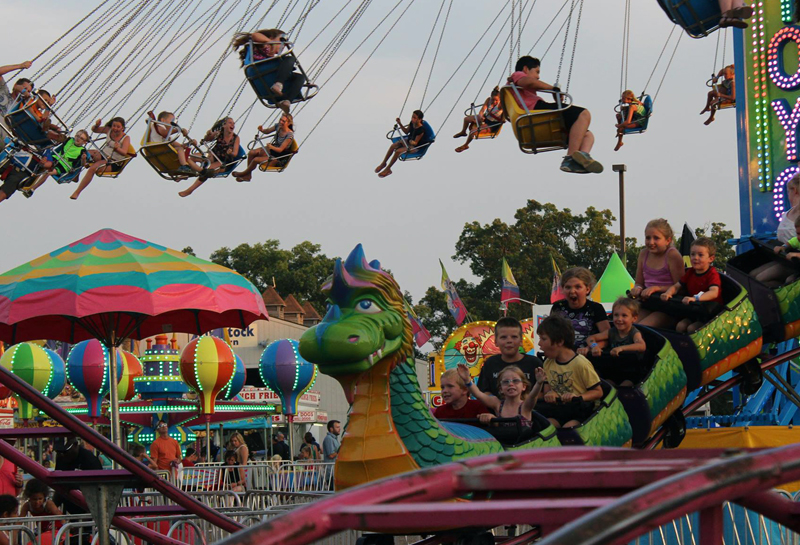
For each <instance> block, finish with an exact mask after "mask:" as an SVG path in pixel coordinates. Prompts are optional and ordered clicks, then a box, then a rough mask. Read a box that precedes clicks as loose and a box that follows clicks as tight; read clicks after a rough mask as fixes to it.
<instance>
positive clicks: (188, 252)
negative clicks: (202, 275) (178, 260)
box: [181, 246, 197, 257]
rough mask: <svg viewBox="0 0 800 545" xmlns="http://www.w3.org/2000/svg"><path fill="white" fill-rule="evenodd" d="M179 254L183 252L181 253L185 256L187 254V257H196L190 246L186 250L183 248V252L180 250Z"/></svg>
mask: <svg viewBox="0 0 800 545" xmlns="http://www.w3.org/2000/svg"><path fill="white" fill-rule="evenodd" d="M181 252H183V253H185V254H188V255H193V256H195V257H197V254H195V253H194V248H192V247H191V246H187V247H186V248H184V249H183V250H181Z"/></svg>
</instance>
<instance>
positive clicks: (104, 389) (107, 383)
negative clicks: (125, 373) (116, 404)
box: [67, 339, 122, 419]
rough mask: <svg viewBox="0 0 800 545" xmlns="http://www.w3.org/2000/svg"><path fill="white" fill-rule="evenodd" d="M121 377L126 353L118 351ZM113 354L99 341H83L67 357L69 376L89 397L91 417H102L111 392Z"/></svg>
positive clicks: (86, 396) (85, 395) (118, 368)
mask: <svg viewBox="0 0 800 545" xmlns="http://www.w3.org/2000/svg"><path fill="white" fill-rule="evenodd" d="M115 352H116V357H115V359H116V367H117V376H120V375H121V374H122V351H121V350H120V349H119V348H117V349H115ZM110 369H111V351H110V350H109V349H108V348H106V345H104V344H103V343H101V342H100V341H98V340H96V339H91V340H88V341H81V342H79V343H78V344H76V345H75V346H73V347H72V350H70V353H69V356H67V377H68V378H69V382H70V383H71V384H72V386H73V387H74V388H75V389H76V390H78V391H79V392H80V393H82V394H83V396H84V397H85V398H86V405H87V407H88V409H89V417H90V418H92V419H96V418H99V417H100V412H101V408H102V404H103V398H104V397H105V395H106V394H107V393H108V392H109V390H110V389H111V377H110V373H109V370H110Z"/></svg>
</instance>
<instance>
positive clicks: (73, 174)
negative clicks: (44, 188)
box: [51, 144, 86, 184]
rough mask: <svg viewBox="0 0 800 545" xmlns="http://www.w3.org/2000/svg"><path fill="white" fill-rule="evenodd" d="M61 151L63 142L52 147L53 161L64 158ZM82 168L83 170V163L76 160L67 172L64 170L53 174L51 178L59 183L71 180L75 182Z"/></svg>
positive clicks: (66, 182) (83, 154)
mask: <svg viewBox="0 0 800 545" xmlns="http://www.w3.org/2000/svg"><path fill="white" fill-rule="evenodd" d="M63 151H64V144H59V145H58V146H56V147H54V148H53V152H52V153H53V162H54V163H55V162H58V161H61V160H62V159H63V158H64V157H63V156H62V155H61V153H62V152H63ZM81 155H82V156H85V155H86V152H85V151H84V152H83V153H82V154H81ZM82 170H83V164H82V163H81V161H80V160H78V161H77V163H76V164H75V166H74V167H73V168H72V169H71V170H70V171H69V172H65V173H64V174H55V175H53V176H51V178H53V179H54V180H55V181H56V183H59V184H68V183H71V182H77V181H78V178H79V177H80V174H81V171H82Z"/></svg>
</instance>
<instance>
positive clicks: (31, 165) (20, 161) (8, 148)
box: [0, 137, 41, 174]
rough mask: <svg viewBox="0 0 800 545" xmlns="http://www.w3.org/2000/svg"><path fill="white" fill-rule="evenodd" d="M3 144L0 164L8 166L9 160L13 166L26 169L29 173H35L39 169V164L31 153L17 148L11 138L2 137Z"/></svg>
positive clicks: (0, 152)
mask: <svg viewBox="0 0 800 545" xmlns="http://www.w3.org/2000/svg"><path fill="white" fill-rule="evenodd" d="M3 144H4V148H3V151H0V166H2V167H5V166H8V164H9V162H11V163H13V164H14V167H15V168H19V169H23V170H27V171H28V172H30V173H31V174H37V173H38V172H39V170H41V166H40V164H39V162H38V161H36V160H35V158H34V156H33V154H32V153H30V152H28V151H25V150H22V149H19V148H18V147H17V145H16V144H15V143H14V141H13V140H12V139H11V138H8V137H6V138H4V139H3Z"/></svg>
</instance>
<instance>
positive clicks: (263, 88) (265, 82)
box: [244, 40, 319, 108]
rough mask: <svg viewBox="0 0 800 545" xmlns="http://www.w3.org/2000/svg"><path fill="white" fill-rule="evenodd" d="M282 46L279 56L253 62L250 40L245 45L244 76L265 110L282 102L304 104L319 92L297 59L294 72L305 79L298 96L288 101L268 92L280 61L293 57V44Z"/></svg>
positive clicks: (286, 43) (285, 43)
mask: <svg viewBox="0 0 800 545" xmlns="http://www.w3.org/2000/svg"><path fill="white" fill-rule="evenodd" d="M283 44H284V51H282V52H281V53H280V55H275V56H274V57H270V58H268V59H261V60H257V61H254V60H253V40H250V42H249V43H248V44H247V53H246V54H245V58H244V74H245V77H246V78H247V81H249V82H250V85H251V86H252V87H253V91H255V93H256V95H257V96H258V100H260V101H261V104H263V105H264V106H266V107H267V108H277V103H278V102H280V101H282V100H289V102H291V103H292V104H297V103H298V102H305V101H306V100H310V99H312V98H314V97H315V96H316V95H317V93H318V92H319V87H318V86H317V85H315V84H314V83H313V82H311V81H310V80H309V78H308V75H306V72H305V70H303V67H302V66H301V65H300V61H299V60H298V59H297V57H295V58H294V66H295V70H297V71H299V72H300V73H301V74H302V75H303V78H304V79H305V81H304V82H303V88H302V90H301V91H300V96H298V97H294V98H291V99H288V98H285V97H283V96H275V93H273V92H272V91H271V90H270V87H272V86H273V85H274V84H275V76H276V75H277V74H276V73H277V71H278V65H280V62H281V59H282V58H284V57H287V56H289V55H292V56H293V55H294V44H293V43H292V42H283Z"/></svg>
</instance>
